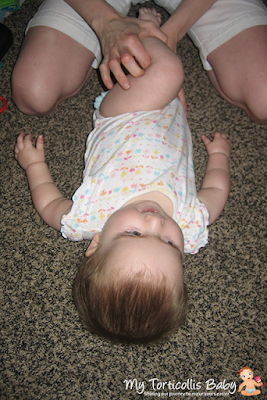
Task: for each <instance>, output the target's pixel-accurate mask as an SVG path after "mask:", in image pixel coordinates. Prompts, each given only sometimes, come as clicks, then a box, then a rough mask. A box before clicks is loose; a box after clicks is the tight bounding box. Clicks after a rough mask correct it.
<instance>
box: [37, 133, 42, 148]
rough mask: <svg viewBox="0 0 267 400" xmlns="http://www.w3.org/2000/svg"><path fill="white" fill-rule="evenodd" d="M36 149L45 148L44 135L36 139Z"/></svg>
mask: <svg viewBox="0 0 267 400" xmlns="http://www.w3.org/2000/svg"><path fill="white" fill-rule="evenodd" d="M36 149H37V150H43V149H44V138H43V135H40V136H38V138H37V140H36Z"/></svg>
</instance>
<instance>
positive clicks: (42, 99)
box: [11, 70, 58, 116]
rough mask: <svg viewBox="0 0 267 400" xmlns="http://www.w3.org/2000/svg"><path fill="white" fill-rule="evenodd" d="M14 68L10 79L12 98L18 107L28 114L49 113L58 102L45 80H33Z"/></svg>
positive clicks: (39, 114) (40, 114) (41, 114)
mask: <svg viewBox="0 0 267 400" xmlns="http://www.w3.org/2000/svg"><path fill="white" fill-rule="evenodd" d="M30 78H31V77H29V76H27V77H24V76H22V75H21V74H20V72H19V71H16V70H14V71H13V74H12V79H11V85H12V98H13V101H14V103H15V104H16V106H17V107H18V109H19V110H20V111H21V112H22V113H24V114H28V115H32V116H45V115H49V114H50V113H51V112H52V111H53V110H54V109H55V108H56V106H57V104H58V97H57V96H56V95H55V93H53V91H52V90H51V91H50V89H49V87H48V84H47V82H43V84H42V83H41V82H40V81H37V82H36V81H35V80H34V79H30Z"/></svg>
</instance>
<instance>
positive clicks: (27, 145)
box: [15, 132, 45, 170]
mask: <svg viewBox="0 0 267 400" xmlns="http://www.w3.org/2000/svg"><path fill="white" fill-rule="evenodd" d="M31 139H32V135H31V134H29V135H27V136H25V137H24V133H23V132H21V133H20V134H19V136H18V138H17V143H16V145H15V159H16V160H17V161H18V163H19V165H20V166H21V167H22V168H23V169H25V170H26V169H27V168H28V167H29V166H30V165H31V164H36V163H39V162H45V155H44V141H43V136H42V135H40V136H38V138H37V141H36V147H34V146H33V144H32V141H31Z"/></svg>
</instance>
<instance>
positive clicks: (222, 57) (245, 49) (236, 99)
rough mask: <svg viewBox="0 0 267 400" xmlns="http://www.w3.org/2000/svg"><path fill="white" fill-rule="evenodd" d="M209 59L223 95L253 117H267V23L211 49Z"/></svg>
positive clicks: (211, 73) (262, 118)
mask: <svg viewBox="0 0 267 400" xmlns="http://www.w3.org/2000/svg"><path fill="white" fill-rule="evenodd" d="M208 61H209V63H210V65H211V66H212V71H208V76H209V78H210V80H211V82H212V84H213V85H214V87H215V88H216V89H217V90H218V92H219V93H220V94H221V96H222V97H223V98H224V99H226V100H227V101H228V102H229V103H231V104H234V105H236V106H237V107H240V108H242V109H244V110H245V111H246V112H247V114H248V115H249V116H250V117H251V118H252V119H253V120H255V121H257V122H262V121H264V118H265V117H266V121H267V115H266V111H265V110H267V108H266V107H267V67H266V66H267V26H265V25H260V26H255V27H252V28H248V29H246V30H244V31H242V32H241V33H239V34H238V35H236V36H235V37H233V38H232V39H230V40H229V41H227V42H226V43H224V44H223V45H221V46H220V47H218V48H217V49H216V50H214V51H213V52H211V53H210V54H209V56H208ZM260 120H261V121H260ZM263 123H264V122H263Z"/></svg>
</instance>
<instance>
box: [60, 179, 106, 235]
mask: <svg viewBox="0 0 267 400" xmlns="http://www.w3.org/2000/svg"><path fill="white" fill-rule="evenodd" d="M92 193H93V190H92V185H91V178H90V177H85V179H84V181H83V184H82V185H81V186H80V187H79V189H78V190H77V191H76V192H75V193H74V195H73V197H72V201H73V205H72V208H71V210H70V212H69V213H68V214H67V215H63V217H62V218H61V230H60V231H61V234H62V236H63V237H64V238H67V239H69V240H72V241H80V240H91V239H92V238H93V236H94V234H95V233H96V232H99V231H101V228H100V227H99V219H97V218H96V213H95V212H94V209H93V204H92V201H91V199H92Z"/></svg>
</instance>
